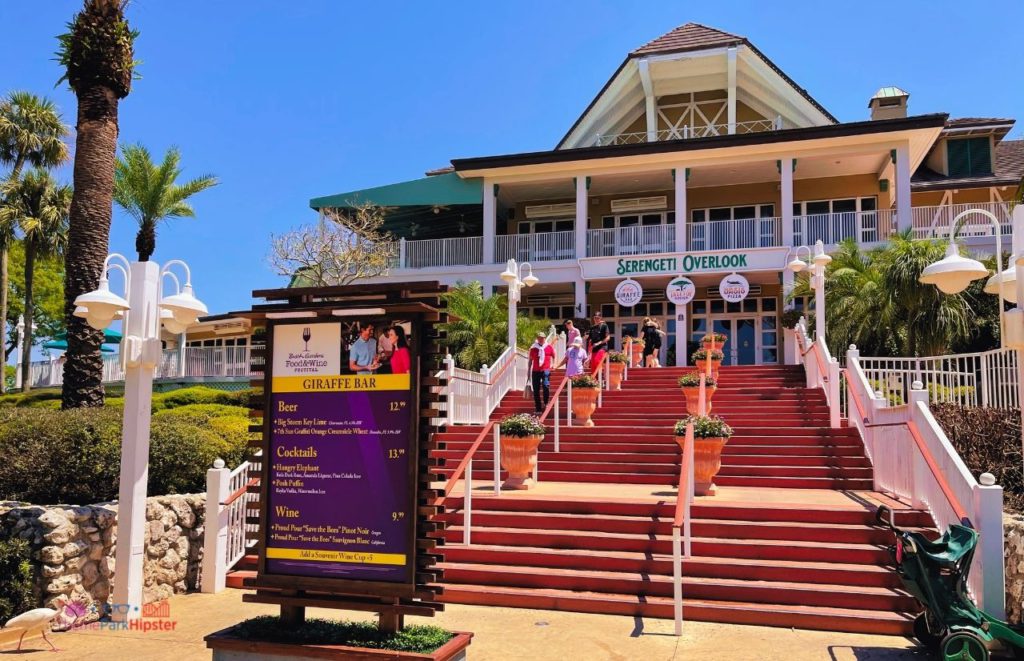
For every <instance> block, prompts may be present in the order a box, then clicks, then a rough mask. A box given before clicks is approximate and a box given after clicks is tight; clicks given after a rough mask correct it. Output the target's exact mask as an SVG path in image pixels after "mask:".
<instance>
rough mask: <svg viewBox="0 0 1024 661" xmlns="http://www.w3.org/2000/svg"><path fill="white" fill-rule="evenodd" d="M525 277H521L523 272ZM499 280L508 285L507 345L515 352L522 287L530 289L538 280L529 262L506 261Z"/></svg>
mask: <svg viewBox="0 0 1024 661" xmlns="http://www.w3.org/2000/svg"><path fill="white" fill-rule="evenodd" d="M524 270H525V271H526V277H523V271H524ZM501 279H502V280H504V281H505V283H506V284H508V345H509V346H510V347H512V348H513V351H514V350H515V346H516V317H517V316H518V312H517V310H518V304H519V301H520V300H521V297H522V289H523V285H526V286H527V287H532V286H534V285H535V284H537V283H538V282H540V278H538V277H537V276H535V275H534V274H533V266H531V265H530V263H529V262H523V263H522V264H517V263H516V260H514V259H510V260H508V264H506V265H505V270H504V271H502V273H501Z"/></svg>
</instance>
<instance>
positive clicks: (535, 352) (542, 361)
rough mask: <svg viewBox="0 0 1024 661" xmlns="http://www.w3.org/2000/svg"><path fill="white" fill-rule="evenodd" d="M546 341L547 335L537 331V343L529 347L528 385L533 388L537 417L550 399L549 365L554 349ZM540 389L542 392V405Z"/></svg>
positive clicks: (553, 358)
mask: <svg viewBox="0 0 1024 661" xmlns="http://www.w3.org/2000/svg"><path fill="white" fill-rule="evenodd" d="M547 340H548V336H547V333H545V332H544V331H537V341H536V342H534V343H533V346H531V347H530V384H531V385H532V386H533V404H534V408H536V410H537V414H538V415H539V414H540V413H543V412H544V409H545V408H546V407H547V405H548V400H550V399H551V363H553V362H554V361H555V348H554V347H553V346H551V345H550V344H548V343H547ZM541 389H543V390H544V403H543V405H542V404H541Z"/></svg>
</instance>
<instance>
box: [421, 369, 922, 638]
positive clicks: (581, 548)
mask: <svg viewBox="0 0 1024 661" xmlns="http://www.w3.org/2000/svg"><path fill="white" fill-rule="evenodd" d="M682 371H683V370H682V369H670V368H665V369H649V370H648V369H635V370H631V371H630V374H629V379H628V381H626V382H625V383H624V384H623V387H622V390H621V391H616V392H605V394H604V406H603V407H602V408H601V409H599V410H598V412H597V413H596V415H595V416H594V421H595V423H596V426H595V427H592V428H584V427H579V426H575V427H572V428H566V427H563V429H562V432H561V447H560V450H561V451H560V452H558V453H555V452H554V445H553V439H552V434H551V433H550V432H549V433H548V437H547V438H546V439H545V441H544V443H543V444H542V447H541V450H540V457H539V480H540V482H541V483H547V482H577V483H594V484H593V489H592V490H590V489H588V488H583V489H582V490H581V489H580V488H579V487H577V488H575V489H574V490H573V493H574V494H579V493H585V494H586V495H584V496H578V495H573V496H569V495H559V496H547V497H544V496H542V495H540V494H539V493H529V494H525V495H523V494H505V495H503V496H502V497H500V498H495V497H493V496H488V495H487V493H486V492H481V493H480V494H478V495H476V496H475V497H474V499H473V531H472V542H473V543H472V545H471V546H463V545H462V540H463V533H464V531H463V528H462V524H463V512H462V509H461V499H459V498H457V497H456V498H449V499H448V502H447V504H448V507H447V508H446V513H445V514H444V515H442V517H441V518H443V520H445V521H446V522H447V524H448V525H447V527H446V529H445V531H444V533H443V536H444V539H445V541H446V545H445V546H443V547H441V551H442V553H443V555H444V560H445V561H444V563H443V564H442V565H441V566H442V567H443V569H444V579H445V584H446V585H445V592H444V596H443V600H444V601H447V602H451V603H466V604H484V605H498V606H513V607H525V608H545V609H555V610H570V611H580V612H596V613H616V614H623V615H641V616H649V617H672V566H671V537H672V530H671V524H672V518H673V514H674V507H675V500H676V499H675V492H674V489H673V487H672V485H674V484H675V483H676V481H677V479H678V474H679V457H680V453H679V449H678V446H677V445H676V443H675V441H674V439H673V436H672V429H673V425H674V423H675V421H676V420H678V419H679V418H681V417H683V415H684V412H685V404H684V400H683V397H682V394H681V393H680V392H679V389H678V388H677V387H676V378H677V377H678V376H679V375H680V374H681V373H682ZM559 378H560V377H556V378H555V379H553V381H554V383H553V384H552V390H554V389H555V387H557V384H558V382H559ZM803 379H804V377H803V373H802V370H801V368H790V367H782V366H778V367H774V366H771V367H769V366H765V367H726V368H722V371H721V377H720V385H719V390H718V392H717V393H716V394H715V396H714V399H713V406H714V408H713V411H712V412H713V413H714V414H717V415H721V416H722V417H723V418H724V419H725V420H726V421H727V422H728V423H729V424H730V425H731V426H733V428H734V429H735V432H736V433H735V435H734V436H733V437H732V439H731V440H730V441H729V444H728V445H727V446H726V449H725V452H724V453H723V460H722V470H721V472H720V473H719V476H718V478H717V479H716V480H715V483H716V484H717V485H719V486H720V487H723V488H726V487H753V488H754V489H748V490H746V491H743V490H738V489H737V490H734V491H735V493H731V494H730V496H729V497H728V498H726V497H725V496H724V495H723V496H722V497H715V498H701V499H698V500H697V502H696V503H695V504H694V507H693V510H692V520H693V558H692V559H689V560H684V562H683V575H684V584H683V594H684V599H685V617H686V618H688V619H695V620H708V621H716V622H731V623H744V624H760V625H771V626H786V627H799V628H808V629H826V630H836V631H854V632H869V633H888V634H906V633H908V632H910V630H911V626H910V624H911V621H912V618H911V616H910V615H909V613H911V612H912V611H914V610H915V603H914V600H913V599H912V598H911V597H910V596H909V595H907V594H906V593H904V592H903V591H902V590H900V589H899V587H898V586H899V580H898V578H897V577H896V575H895V573H894V572H892V571H891V569H890V568H888V567H887V566H886V565H887V564H888V562H889V558H888V553H887V551H886V549H885V547H886V546H887V545H888V544H890V543H891V542H892V535H891V533H890V532H888V531H887V530H884V529H882V528H880V527H878V526H876V525H875V524H874V507H875V506H874V503H875V502H876V500H877V499H883V498H884V497H882V496H880V495H878V494H871V493H870V492H869V490H870V489H871V486H872V475H871V466H870V463H869V462H868V460H867V458H866V457H865V456H864V451H863V446H862V444H861V441H860V439H859V437H858V436H857V433H856V431H855V430H853V429H848V428H842V429H830V428H829V416H828V407H827V405H826V403H825V399H824V396H823V394H822V393H821V391H811V390H807V389H806V388H805V387H804V380H803ZM532 409H533V404H532V401H531V400H527V399H524V398H523V397H522V393H511V394H510V395H509V396H508V397H506V399H505V401H503V402H502V404H501V406H500V407H499V408H498V409H497V410H496V411H495V412H494V416H493V417H494V419H497V418H500V417H501V416H503V415H505V414H508V413H513V412H520V411H532ZM549 422H550V421H549ZM481 429H482V427H480V426H465V427H463V426H459V427H453V428H450V429H449V430H448V431H446V432H444V433H442V434H439V435H437V437H436V440H437V441H439V447H440V449H437V450H435V451H434V452H433V454H434V456H435V457H440V458H444V459H445V460H446V461H445V467H444V468H443V469H442V472H444V474H445V475H450V474H451V473H452V472H453V471H454V469H455V467H456V466H457V465H458V463H459V461H460V460H461V459H462V458H463V457H464V455H465V453H466V452H467V451H468V449H469V446H470V445H471V444H472V442H473V440H474V439H475V438H476V437H477V436H478V435H479V433H480V431H481ZM475 456H476V458H477V459H478V460H481V461H479V462H478V463H476V467H477V471H478V472H477V473H476V475H477V479H487V477H488V471H484V475H481V472H480V469H481V467H482V466H487V467H489V466H490V465H491V463H490V462H491V461H492V458H493V446H492V444H491V441H490V439H487V440H485V442H484V444H483V445H482V446H481V448H480V450H479V451H478V452H477V454H476V455H475ZM616 484H624V485H626V484H633V485H637V484H639V485H645V484H646V485H665V487H666V488H665V489H664V490H656V491H654V493H656V494H657V496H658V497H660V496H661V495H664V498H663V499H662V500H660V501H659V500H657V499H656V498H650V497H647V498H637V497H635V496H634V497H630V496H628V495H619V496H617V495H616V487H615V486H614V485H616ZM600 485H606V486H600ZM623 489H625V488H623ZM813 490H821V491H813ZM840 490H841V491H840ZM725 491H728V489H725ZM858 492H859V493H858ZM647 493H648V494H650V493H651V491H650V490H648V491H647ZM736 494H740V496H739V497H737V496H736ZM737 498H738V499H737ZM900 520H901V525H905V526H919V527H927V526H931V521H930V519H929V517H928V516H927V515H926V514H925V513H923V512H914V511H904V512H903V513H901V515H900Z"/></svg>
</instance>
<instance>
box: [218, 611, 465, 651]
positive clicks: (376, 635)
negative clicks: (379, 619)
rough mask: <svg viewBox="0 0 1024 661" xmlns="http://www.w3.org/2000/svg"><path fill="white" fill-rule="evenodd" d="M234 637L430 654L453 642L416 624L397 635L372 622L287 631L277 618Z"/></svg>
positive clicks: (312, 623) (310, 623) (251, 624)
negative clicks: (386, 631) (383, 630)
mask: <svg viewBox="0 0 1024 661" xmlns="http://www.w3.org/2000/svg"><path fill="white" fill-rule="evenodd" d="M232 634H234V635H235V636H238V637H239V638H243V639H245V640H258V641H265V642H273V643H292V644H297V645H349V646H352V647H368V648H372V649H383V650H396V651H399V652H413V653H418V654H431V653H433V652H434V651H435V650H437V649H438V648H440V647H441V646H442V645H444V644H445V643H447V642H448V641H449V640H451V639H452V637H453V635H454V634H452V633H451V632H450V631H446V630H444V629H442V628H440V627H435V626H430V625H422V624H415V625H411V626H407V627H403V628H402V630H401V631H398V632H397V633H385V632H382V631H380V630H379V629H378V628H377V625H376V624H375V623H373V622H339V621H335V620H324V619H319V618H311V619H308V620H306V621H305V622H304V623H303V624H302V626H300V627H297V628H295V627H288V626H285V625H283V624H281V620H280V619H279V618H278V617H276V616H274V615H262V616H260V617H254V618H252V619H251V620H245V621H244V622H240V623H239V624H237V625H235V627H234V629H233V630H232Z"/></svg>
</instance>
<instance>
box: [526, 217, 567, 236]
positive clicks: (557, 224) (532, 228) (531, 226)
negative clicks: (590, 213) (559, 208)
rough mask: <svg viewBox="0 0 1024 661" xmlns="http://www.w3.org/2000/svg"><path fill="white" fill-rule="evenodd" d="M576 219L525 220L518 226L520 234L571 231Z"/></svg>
mask: <svg viewBox="0 0 1024 661" xmlns="http://www.w3.org/2000/svg"><path fill="white" fill-rule="evenodd" d="M574 224H575V221H574V220H572V219H564V218H563V219H556V220H524V221H521V222H520V223H519V224H518V225H517V226H516V232H517V233H518V234H546V233H547V232H571V231H572V228H573V225H574Z"/></svg>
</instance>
